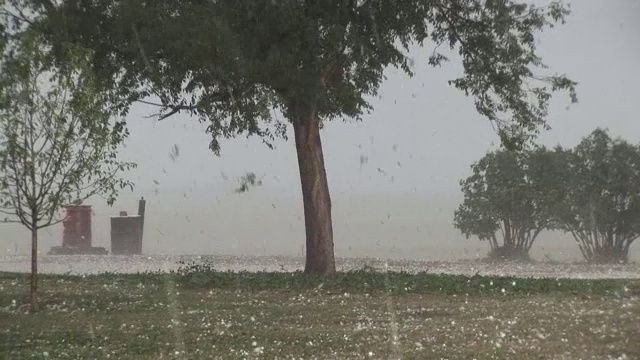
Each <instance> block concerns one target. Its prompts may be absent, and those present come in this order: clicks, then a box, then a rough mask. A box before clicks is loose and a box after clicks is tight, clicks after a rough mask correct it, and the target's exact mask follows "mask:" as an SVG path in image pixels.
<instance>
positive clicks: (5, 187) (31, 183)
mask: <svg viewBox="0 0 640 360" xmlns="http://www.w3.org/2000/svg"><path fill="white" fill-rule="evenodd" d="M14 40H15V38H14ZM14 45H16V46H15V47H14V48H13V49H11V53H10V54H5V57H4V58H3V60H4V61H3V62H2V67H1V68H0V84H1V85H0V199H1V200H2V202H1V203H0V212H1V213H2V214H4V216H3V217H4V221H6V222H19V223H21V224H22V225H24V226H25V227H26V228H27V229H28V230H29V231H30V232H31V287H30V310H31V311H32V312H35V311H37V309H38V302H37V289H38V262H37V257H38V230H40V229H42V228H45V227H47V226H50V225H53V224H55V223H57V222H59V221H61V220H62V219H61V218H60V216H59V214H60V210H61V207H62V206H64V205H67V204H79V203H82V202H83V201H84V200H85V199H88V198H89V197H91V196H93V195H101V196H104V197H106V199H107V202H108V203H109V204H112V203H113V201H114V200H115V196H116V195H117V192H118V190H119V189H122V188H124V187H125V186H131V184H130V183H128V182H127V181H125V180H122V179H119V178H118V177H117V175H118V173H120V172H121V171H123V170H126V169H129V168H131V167H132V166H133V164H131V163H125V162H119V161H118V160H117V159H116V150H117V147H118V145H119V144H120V143H121V142H122V141H123V139H124V138H125V137H126V135H127V132H126V130H125V128H124V124H123V123H122V122H115V123H114V121H112V119H111V116H110V113H109V111H107V110H106V109H105V107H104V104H105V103H106V99H105V97H104V94H102V93H98V92H97V91H96V88H95V87H94V82H93V79H92V78H91V76H90V75H89V74H91V72H90V71H82V69H84V68H83V67H84V66H86V65H87V64H86V54H85V53H84V52H82V51H80V50H79V49H75V50H74V51H73V52H72V53H70V54H69V55H70V56H69V57H68V59H69V60H70V61H72V63H70V64H69V66H67V68H66V71H65V72H57V71H56V69H53V68H50V67H49V66H48V61H47V58H46V56H45V55H44V52H43V48H42V39H41V38H40V37H39V36H37V34H35V33H33V32H27V33H23V34H21V38H20V40H17V42H16V43H15V44H14ZM74 67H75V69H76V71H71V70H72V69H74Z"/></svg>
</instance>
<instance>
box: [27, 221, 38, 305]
mask: <svg viewBox="0 0 640 360" xmlns="http://www.w3.org/2000/svg"><path fill="white" fill-rule="evenodd" d="M29 297H30V302H29V311H30V312H31V313H35V312H37V311H38V230H36V229H34V230H31V290H30V292H29Z"/></svg>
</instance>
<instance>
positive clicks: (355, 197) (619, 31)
mask: <svg viewBox="0 0 640 360" xmlns="http://www.w3.org/2000/svg"><path fill="white" fill-rule="evenodd" d="M572 8H573V13H572V15H570V17H569V18H568V22H567V24H566V25H564V26H559V27H556V28H555V29H552V30H550V31H548V32H546V33H545V34H543V35H542V36H541V38H540V40H541V44H540V54H541V55H542V56H543V58H544V60H545V62H546V63H547V64H548V65H549V66H550V67H551V70H552V71H556V72H559V73H566V74H567V75H569V76H570V77H571V78H573V79H574V80H576V81H578V82H579V87H578V96H579V100H580V102H579V104H575V105H572V106H571V107H570V108H569V109H568V110H567V109H566V107H567V105H568V104H569V99H568V97H567V96H566V95H564V94H560V95H559V96H558V97H556V99H555V100H554V101H553V107H552V109H551V114H550V116H549V123H550V125H551V126H552V127H553V129H552V130H551V131H549V132H547V133H544V134H543V135H542V136H541V137H540V141H541V142H542V143H544V144H547V145H554V144H556V143H561V144H562V145H566V146H573V145H574V144H576V143H577V142H578V141H579V140H580V138H581V137H583V136H585V135H587V134H588V133H589V132H591V131H592V130H593V129H594V128H595V127H598V126H601V127H607V128H609V129H610V131H611V133H612V134H613V135H615V136H618V135H620V136H623V137H624V138H626V139H627V140H629V141H633V142H638V141H640V122H639V121H638V120H639V119H638V111H637V106H638V103H639V102H640V88H639V86H638V84H639V83H640V68H639V65H640V1H638V0H575V1H573V3H572ZM429 54H430V50H429V49H416V50H415V51H413V53H412V54H411V55H412V56H413V57H414V58H415V60H416V61H415V64H416V68H415V70H416V75H415V77H414V78H411V79H409V78H407V77H406V76H404V75H403V74H400V73H399V72H398V71H394V70H393V69H389V71H388V72H387V74H388V80H387V81H385V82H384V83H383V85H382V88H381V92H380V95H381V96H380V98H379V99H374V100H373V101H372V103H373V106H374V110H373V112H372V113H371V114H370V115H368V116H365V117H364V121H363V122H360V123H354V122H352V121H347V122H346V123H343V122H341V121H335V122H333V123H330V124H328V125H327V126H326V127H325V129H324V131H323V133H322V136H323V142H324V150H325V160H326V167H327V171H328V176H329V183H330V188H331V193H332V198H333V218H334V231H335V242H336V253H337V255H338V256H364V255H368V256H380V255H384V256H405V257H423V258H424V257H430V258H438V257H449V256H454V257H460V256H463V255H469V256H473V253H474V252H476V253H477V251H480V250H478V249H481V251H486V248H485V247H484V244H481V243H479V242H478V241H477V240H465V239H464V238H463V237H462V236H461V235H460V234H459V232H458V231H456V230H455V229H453V226H452V225H451V221H452V213H453V210H454V209H455V207H456V206H457V205H458V202H459V201H460V200H461V196H460V192H459V186H458V182H459V180H460V179H462V178H464V177H466V176H468V175H469V166H470V165H471V163H472V162H474V161H476V160H478V159H479V158H480V157H482V156H483V154H484V153H485V152H486V151H487V150H489V149H490V148H491V147H492V144H494V143H496V142H497V140H498V139H497V136H496V134H495V133H494V131H493V129H492V127H491V125H490V124H489V122H488V121H487V120H485V119H484V118H482V117H481V116H479V115H478V114H477V113H476V112H475V109H474V107H473V101H472V99H470V98H466V97H465V96H464V95H463V94H462V93H460V92H459V91H457V90H455V89H453V88H450V87H448V85H447V80H450V79H453V78H455V77H456V76H457V75H459V74H460V72H461V67H460V64H459V62H458V61H457V59H456V58H455V57H454V58H452V61H451V63H449V64H446V65H445V66H444V67H443V68H440V69H433V68H429V67H428V66H427V65H426V59H427V56H428V55H429ZM153 111H154V109H152V108H149V107H144V106H137V107H136V108H135V109H133V111H132V112H131V114H130V116H129V118H128V124H129V129H130V131H131V137H130V139H129V141H128V142H127V147H126V149H124V150H123V152H122V156H123V157H125V158H127V159H129V160H133V161H135V162H137V163H138V169H137V170H136V171H135V172H133V173H131V174H130V176H129V177H130V178H131V179H132V180H134V181H135V182H136V185H137V188H136V190H135V192H134V193H125V194H123V195H122V197H121V198H120V199H119V201H118V203H117V204H116V206H115V208H108V207H106V206H105V205H104V201H102V200H100V199H94V200H92V201H90V203H91V204H93V205H94V210H95V216H94V220H93V227H94V244H95V245H97V246H105V247H107V248H109V220H108V218H109V216H110V215H114V214H117V211H118V210H129V211H134V210H135V209H136V199H137V198H139V196H145V198H146V199H147V200H148V208H147V220H146V223H145V226H146V229H145V240H144V251H145V253H191V254H193V253H229V254H241V253H250V254H266V253H271V254H300V253H301V245H302V243H303V239H304V227H303V226H304V224H303V221H302V199H301V195H300V184H299V177H298V169H297V163H296V159H295V150H294V144H293V143H292V142H291V141H290V142H283V141H280V142H278V143H277V144H276V145H277V149H276V150H273V151H269V150H268V149H267V148H266V146H265V145H263V144H262V143H261V141H260V140H259V139H256V138H253V139H249V140H247V139H245V138H238V139H233V140H229V141H224V142H223V144H222V156H221V157H216V156H214V155H213V154H212V153H211V152H210V151H209V150H208V143H209V136H208V135H207V134H205V133H204V131H203V129H204V125H202V124H199V123H198V121H197V120H196V119H193V118H189V117H188V116H185V115H179V116H175V117H172V118H170V119H167V120H164V121H162V122H160V123H158V122H157V121H155V120H151V119H146V118H144V116H146V115H149V114H150V113H152V112H153ZM174 145H177V146H178V148H179V149H180V154H179V157H178V158H177V159H176V160H175V161H173V160H171V159H170V156H169V154H170V153H171V151H172V148H173V147H174ZM394 145H397V148H395V151H394ZM361 155H364V156H367V157H368V162H367V163H366V164H364V165H362V166H361V164H360V156H361ZM378 168H380V170H381V171H379V170H378ZM250 171H251V172H255V173H257V174H258V175H259V176H264V185H263V186H262V187H260V188H256V189H253V190H252V191H251V192H249V193H248V194H242V195H237V194H233V193H232V189H233V187H234V186H235V185H236V181H237V178H238V177H239V176H241V175H243V174H245V173H246V172H250ZM221 173H224V174H225V175H226V177H227V180H225V179H224V178H223V176H222V175H221ZM154 180H155V181H157V182H158V184H155V183H154ZM0 231H2V234H3V235H6V238H14V239H24V241H22V242H19V241H17V240H16V241H15V244H17V245H16V246H17V247H18V248H19V251H21V252H23V253H26V251H27V249H28V241H27V240H28V236H27V234H26V233H25V232H24V231H23V230H20V228H19V227H14V226H7V227H3V228H2V229H1V230H0ZM43 235H44V236H43V240H44V242H43V246H42V248H43V249H45V250H44V251H46V249H48V247H49V246H52V245H57V244H59V243H60V241H61V229H60V227H59V226H58V227H54V228H52V229H48V230H47V231H45V232H44V234H43ZM558 240H561V241H558ZM8 247H10V248H11V249H9V250H8V251H13V244H8ZM552 247H559V248H561V249H564V250H567V249H569V250H571V251H573V255H577V254H578V253H577V250H576V249H575V244H574V243H573V241H572V240H571V238H570V237H569V238H568V237H567V236H564V235H561V234H552V235H545V236H543V238H542V239H541V241H540V243H539V244H536V246H534V249H533V250H534V255H535V254H536V252H537V254H538V255H541V254H545V253H547V249H550V248H552ZM636 247H640V245H639V246H636ZM632 248H633V247H632ZM463 250H464V251H465V252H464V253H463ZM564 250H563V251H564ZM632 250H633V249H632ZM567 251H568V250H567ZM467 252H468V254H467ZM553 255H554V256H555V252H553Z"/></svg>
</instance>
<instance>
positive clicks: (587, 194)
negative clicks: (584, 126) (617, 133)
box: [556, 128, 640, 263]
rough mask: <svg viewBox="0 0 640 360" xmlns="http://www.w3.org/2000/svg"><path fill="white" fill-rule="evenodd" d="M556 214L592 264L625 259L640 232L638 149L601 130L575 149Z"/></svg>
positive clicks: (584, 139) (639, 165)
mask: <svg viewBox="0 0 640 360" xmlns="http://www.w3.org/2000/svg"><path fill="white" fill-rule="evenodd" d="M569 159H570V161H569V166H568V170H569V174H570V177H569V179H568V181H567V182H566V183H565V193H566V195H565V197H563V198H560V199H562V201H559V204H560V205H562V206H560V208H559V211H558V212H557V213H556V214H557V217H558V221H559V224H560V225H561V228H562V229H564V230H566V231H568V232H570V233H571V234H572V235H573V237H574V238H575V240H576V242H577V243H578V246H579V248H580V251H581V252H582V255H583V256H584V258H585V259H586V260H587V261H588V262H594V263H611V262H627V261H628V258H629V247H630V246H631V244H632V243H633V242H634V241H635V240H636V239H637V238H638V237H639V236H640V148H639V147H638V146H637V145H632V144H629V143H628V142H626V141H624V140H622V139H620V138H616V139H612V138H611V137H610V136H609V134H608V132H607V131H606V130H603V129H600V128H598V129H596V130H594V131H593V132H592V133H591V134H590V135H589V136H587V137H585V138H583V140H582V141H581V142H580V143H579V144H578V145H577V146H576V147H575V148H574V149H573V151H572V153H571V156H570V158H569Z"/></svg>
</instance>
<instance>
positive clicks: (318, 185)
mask: <svg viewBox="0 0 640 360" xmlns="http://www.w3.org/2000/svg"><path fill="white" fill-rule="evenodd" d="M289 110H290V112H291V115H293V118H292V120H293V121H292V122H293V130H294V133H295V141H296V152H297V155H298V168H299V170H300V182H301V185H302V199H303V202H304V223H305V229H306V251H307V254H306V256H307V257H306V265H305V273H307V274H314V275H320V276H323V277H333V276H335V273H336V265H335V259H334V253H333V225H332V222H331V196H330V194H329V184H328V182H327V173H326V171H325V167H324V155H323V153H322V142H321V141H320V119H319V118H318V115H317V113H316V110H315V107H314V106H312V105H309V104H303V103H292V104H291V105H290V108H289Z"/></svg>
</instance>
